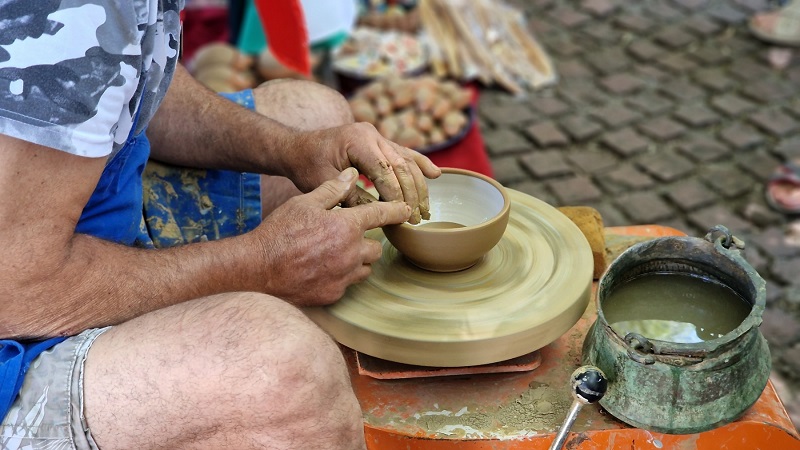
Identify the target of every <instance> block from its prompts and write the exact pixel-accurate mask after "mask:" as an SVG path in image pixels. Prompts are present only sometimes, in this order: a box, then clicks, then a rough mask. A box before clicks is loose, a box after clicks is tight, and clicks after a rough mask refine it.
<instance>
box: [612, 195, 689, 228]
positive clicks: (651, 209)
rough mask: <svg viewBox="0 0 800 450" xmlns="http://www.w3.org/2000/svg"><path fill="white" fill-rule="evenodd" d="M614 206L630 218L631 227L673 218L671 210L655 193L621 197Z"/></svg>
mask: <svg viewBox="0 0 800 450" xmlns="http://www.w3.org/2000/svg"><path fill="white" fill-rule="evenodd" d="M616 204H617V206H618V207H619V208H620V209H621V210H622V211H624V212H625V214H626V215H627V216H628V217H630V218H631V221H632V224H633V225H642V224H652V223H658V222H660V221H662V220H666V219H669V218H672V217H674V216H675V212H674V211H673V210H672V208H670V206H669V205H668V204H667V203H666V202H665V201H664V200H663V199H662V198H661V197H660V196H659V195H658V194H656V193H655V192H634V193H631V194H626V195H622V196H621V197H620V198H619V199H618V201H617V202H616Z"/></svg>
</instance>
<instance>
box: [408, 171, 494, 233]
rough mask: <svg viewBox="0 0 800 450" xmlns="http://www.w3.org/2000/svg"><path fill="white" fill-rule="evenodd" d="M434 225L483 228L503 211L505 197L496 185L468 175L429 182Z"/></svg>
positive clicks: (445, 174) (446, 175) (445, 176)
mask: <svg viewBox="0 0 800 450" xmlns="http://www.w3.org/2000/svg"><path fill="white" fill-rule="evenodd" d="M428 192H429V197H430V207H431V219H430V220H424V221H422V222H421V223H420V224H418V225H416V226H420V225H425V224H426V223H430V222H453V223H457V224H459V225H463V226H465V227H470V226H475V225H480V224H482V223H484V222H486V221H488V220H490V219H492V218H493V217H496V216H497V215H498V214H500V212H501V211H502V210H503V206H504V203H505V202H504V199H503V194H502V192H500V191H499V190H498V189H497V187H495V186H494V185H493V184H492V183H490V182H488V181H486V180H484V179H481V178H478V177H475V176H471V175H468V174H462V173H447V172H445V173H443V174H442V175H441V176H440V177H439V178H437V179H435V180H428Z"/></svg>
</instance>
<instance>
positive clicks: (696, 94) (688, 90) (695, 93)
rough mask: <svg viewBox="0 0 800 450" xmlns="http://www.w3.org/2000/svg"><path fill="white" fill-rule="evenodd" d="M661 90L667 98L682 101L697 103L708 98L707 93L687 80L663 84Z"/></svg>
mask: <svg viewBox="0 0 800 450" xmlns="http://www.w3.org/2000/svg"><path fill="white" fill-rule="evenodd" d="M659 90H660V91H661V92H662V93H663V94H664V95H666V96H668V97H670V98H673V99H675V100H681V101H684V102H686V101H696V100H699V99H702V98H704V97H705V96H706V92H705V91H704V90H703V89H701V88H699V87H697V86H696V85H695V84H693V83H690V82H689V81H686V80H674V81H670V82H668V83H665V84H663V85H662V86H660V87H659Z"/></svg>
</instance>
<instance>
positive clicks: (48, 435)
mask: <svg viewBox="0 0 800 450" xmlns="http://www.w3.org/2000/svg"><path fill="white" fill-rule="evenodd" d="M104 331H106V329H93V330H87V331H84V332H83V333H81V334H79V335H77V336H73V337H71V338H69V339H67V340H65V341H64V342H62V343H60V344H58V345H56V346H55V347H53V348H51V349H49V350H47V351H45V352H44V353H42V354H41V355H39V357H37V358H36V359H35V360H34V361H33V363H32V364H31V367H30V369H29V370H28V373H27V376H26V377H25V382H24V383H23V385H22V389H21V391H20V394H19V396H18V397H17V399H16V400H15V401H14V404H13V405H12V407H11V410H10V411H9V412H8V414H7V415H6V417H5V418H4V419H3V421H2V422H0V448H2V449H4V450H17V449H63V450H68V449H79V450H96V448H97V447H96V446H95V444H94V441H92V438H91V435H90V434H89V433H86V432H85V429H86V422H85V420H84V417H83V394H82V392H83V391H82V385H83V363H84V361H85V358H86V354H87V353H88V351H89V348H90V347H91V346H92V344H93V342H94V341H95V339H96V338H97V337H98V336H100V335H101V334H102V333H103V332H104Z"/></svg>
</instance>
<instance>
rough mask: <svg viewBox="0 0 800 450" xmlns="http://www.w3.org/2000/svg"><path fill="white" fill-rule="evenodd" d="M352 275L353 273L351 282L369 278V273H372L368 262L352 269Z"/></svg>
mask: <svg viewBox="0 0 800 450" xmlns="http://www.w3.org/2000/svg"><path fill="white" fill-rule="evenodd" d="M352 275H353V284H355V283H360V282H362V281H364V280H366V279H367V278H369V276H370V275H372V266H370V265H369V264H363V265H362V266H361V267H359V268H357V269H356V270H355V271H353V274H352Z"/></svg>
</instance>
